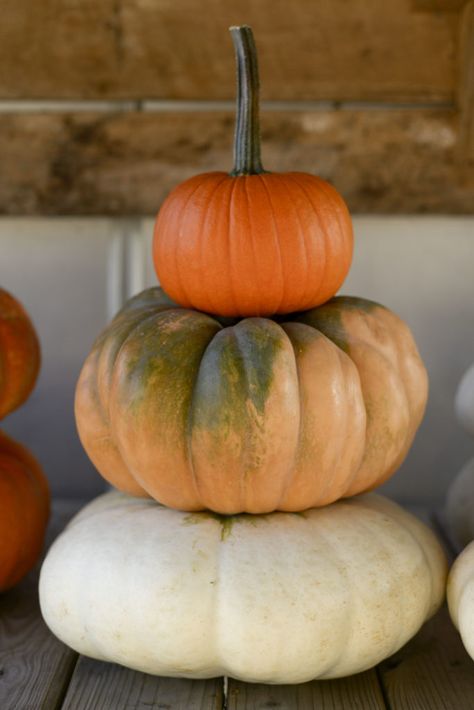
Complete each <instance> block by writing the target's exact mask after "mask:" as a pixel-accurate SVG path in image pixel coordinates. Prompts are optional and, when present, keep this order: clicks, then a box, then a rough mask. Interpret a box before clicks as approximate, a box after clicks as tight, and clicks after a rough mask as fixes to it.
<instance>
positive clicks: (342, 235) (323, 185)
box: [319, 180, 352, 265]
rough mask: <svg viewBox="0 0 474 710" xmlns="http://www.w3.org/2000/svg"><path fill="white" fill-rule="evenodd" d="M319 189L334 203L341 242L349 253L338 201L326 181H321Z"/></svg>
mask: <svg viewBox="0 0 474 710" xmlns="http://www.w3.org/2000/svg"><path fill="white" fill-rule="evenodd" d="M319 189H320V190H321V192H322V193H323V194H324V195H326V197H328V198H329V199H330V200H331V202H332V206H333V210H334V213H335V214H336V220H337V227H338V231H339V241H342V242H343V244H344V247H345V249H344V253H346V251H347V244H346V243H345V242H346V238H345V235H346V232H345V230H344V229H343V227H342V224H341V213H340V209H339V205H338V204H337V202H336V200H334V195H333V194H332V190H328V189H327V183H326V182H325V181H324V180H320V182H319ZM324 234H325V236H326V240H327V237H328V234H327V232H325V233H324ZM329 241H330V239H329ZM339 251H340V252H341V253H342V251H343V250H339ZM351 259H352V251H351ZM349 265H350V261H349Z"/></svg>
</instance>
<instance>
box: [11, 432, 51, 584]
mask: <svg viewBox="0 0 474 710" xmlns="http://www.w3.org/2000/svg"><path fill="white" fill-rule="evenodd" d="M49 501H50V495H49V486H48V483H47V480H46V478H45V476H44V473H43V471H42V469H41V466H40V465H39V463H38V462H37V461H36V459H35V458H34V456H33V455H32V454H31V453H30V452H29V451H28V450H27V449H26V448H25V447H24V446H22V445H21V444H19V443H18V442H16V441H14V440H13V439H11V438H10V437H9V436H7V435H6V434H5V433H4V432H1V431H0V592H2V591H5V590H6V589H10V588H11V587H13V586H14V585H15V584H17V583H18V582H19V581H20V580H21V579H22V578H23V577H24V576H25V575H26V573H27V572H29V570H30V569H31V568H32V567H33V566H34V564H35V562H36V561H37V560H38V558H39V556H40V554H41V550H42V547H43V543H44V536H45V532H46V526H47V522H48V518H49V509H50V503H49Z"/></svg>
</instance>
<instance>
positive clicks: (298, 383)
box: [277, 327, 303, 510]
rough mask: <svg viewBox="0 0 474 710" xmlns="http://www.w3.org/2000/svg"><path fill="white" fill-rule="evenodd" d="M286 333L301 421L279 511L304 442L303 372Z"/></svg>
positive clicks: (292, 478) (280, 499)
mask: <svg viewBox="0 0 474 710" xmlns="http://www.w3.org/2000/svg"><path fill="white" fill-rule="evenodd" d="M282 330H284V328H283V327H282ZM284 332H285V333H286V335H287V337H288V339H289V341H290V343H291V347H292V349H293V358H294V365H295V371H296V386H297V389H298V405H299V407H298V410H299V420H298V435H297V439H296V446H295V450H294V453H293V456H292V457H291V458H290V459H289V461H288V474H287V475H286V477H285V481H284V485H283V488H282V491H281V495H280V498H279V499H278V505H277V510H280V509H281V506H282V505H283V501H284V500H285V497H286V496H287V495H288V490H289V488H290V486H291V485H292V483H293V480H294V474H295V470H296V464H297V461H298V456H299V452H300V450H301V442H302V438H303V400H302V397H301V393H302V386H301V372H300V368H299V367H298V360H297V357H296V349H295V345H294V343H293V341H292V339H291V338H290V336H289V335H288V333H287V332H286V330H284Z"/></svg>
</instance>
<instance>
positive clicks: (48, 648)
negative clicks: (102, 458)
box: [0, 503, 79, 710]
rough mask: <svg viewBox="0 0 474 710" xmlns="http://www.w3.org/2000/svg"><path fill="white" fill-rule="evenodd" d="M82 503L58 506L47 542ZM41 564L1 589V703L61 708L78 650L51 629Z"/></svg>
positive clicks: (23, 708)
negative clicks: (43, 609)
mask: <svg viewBox="0 0 474 710" xmlns="http://www.w3.org/2000/svg"><path fill="white" fill-rule="evenodd" d="M78 507H79V504H76V503H70V504H69V503H64V504H60V505H59V506H57V507H55V510H54V515H53V517H52V521H51V524H50V526H49V531H48V537H47V545H48V543H50V542H52V540H53V539H54V538H55V537H56V535H57V534H58V533H59V532H60V530H61V529H62V528H63V527H64V525H65V524H66V522H67V521H68V520H69V519H70V517H71V516H72V515H73V514H74V513H75V512H76V510H77V508H78ZM38 573H39V565H38V566H37V568H36V569H35V570H33V571H32V572H31V573H30V574H29V575H28V576H27V577H26V578H25V579H24V580H23V581H22V582H21V583H20V584H19V585H18V586H17V587H15V588H14V589H12V590H10V591H9V592H6V593H4V594H1V595H0V708H1V709H2V710H56V708H59V707H60V706H61V701H62V698H63V696H64V693H65V691H66V688H67V685H68V683H69V678H70V676H71V673H72V671H73V668H74V665H75V663H76V660H77V654H76V653H74V652H73V651H71V650H70V649H69V648H67V647H66V646H64V644H62V643H60V642H59V641H58V640H57V639H56V638H55V637H54V636H52V634H51V633H50V632H49V630H48V628H47V627H46V624H45V623H44V621H43V619H42V618H41V613H40V609H39V602H38Z"/></svg>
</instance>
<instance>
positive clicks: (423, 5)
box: [412, 0, 467, 12]
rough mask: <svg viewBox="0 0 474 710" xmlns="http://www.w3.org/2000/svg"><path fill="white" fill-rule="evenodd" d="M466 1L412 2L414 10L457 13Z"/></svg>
mask: <svg viewBox="0 0 474 710" xmlns="http://www.w3.org/2000/svg"><path fill="white" fill-rule="evenodd" d="M466 2H467V0H412V7H413V9H414V10H425V11H427V12H459V11H460V10H462V8H463V7H464V5H465V4H466Z"/></svg>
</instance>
